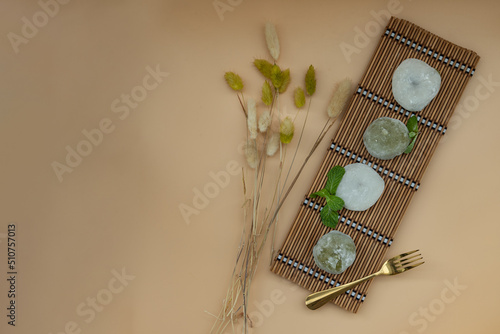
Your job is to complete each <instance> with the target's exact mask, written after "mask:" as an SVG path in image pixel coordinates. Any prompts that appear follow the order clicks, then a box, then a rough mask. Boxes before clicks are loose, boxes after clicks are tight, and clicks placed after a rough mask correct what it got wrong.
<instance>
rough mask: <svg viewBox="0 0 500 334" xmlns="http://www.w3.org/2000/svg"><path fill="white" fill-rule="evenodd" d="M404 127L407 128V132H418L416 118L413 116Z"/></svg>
mask: <svg viewBox="0 0 500 334" xmlns="http://www.w3.org/2000/svg"><path fill="white" fill-rule="evenodd" d="M406 127H407V128H408V132H415V133H417V132H418V120H417V116H415V115H413V116H411V117H410V118H409V119H408V122H406Z"/></svg>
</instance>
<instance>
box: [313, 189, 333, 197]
mask: <svg viewBox="0 0 500 334" xmlns="http://www.w3.org/2000/svg"><path fill="white" fill-rule="evenodd" d="M326 196H330V194H329V193H328V191H326V189H321V190H319V191H316V192H315V193H312V194H311V195H309V197H310V198H316V197H326Z"/></svg>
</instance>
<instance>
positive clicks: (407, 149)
mask: <svg viewBox="0 0 500 334" xmlns="http://www.w3.org/2000/svg"><path fill="white" fill-rule="evenodd" d="M416 141H417V136H415V137H413V140H412V141H411V143H410V145H408V147H407V148H406V150H405V151H404V153H406V154H408V153H410V152H411V150H413V146H415V142H416Z"/></svg>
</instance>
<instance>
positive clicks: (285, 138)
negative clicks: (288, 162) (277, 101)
mask: <svg viewBox="0 0 500 334" xmlns="http://www.w3.org/2000/svg"><path fill="white" fill-rule="evenodd" d="M294 132H295V125H294V124H293V121H292V119H291V118H290V117H286V118H285V119H284V120H283V121H281V124H280V140H281V142H282V143H283V144H288V143H290V142H291V141H292V138H293V133H294Z"/></svg>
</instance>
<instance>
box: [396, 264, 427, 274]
mask: <svg viewBox="0 0 500 334" xmlns="http://www.w3.org/2000/svg"><path fill="white" fill-rule="evenodd" d="M424 263H425V262H419V263H417V264H414V265H411V266H406V267H404V268H401V269H400V270H401V272H403V271H407V270H410V269H413V268H415V267H418V266H420V265H422V264H424Z"/></svg>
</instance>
